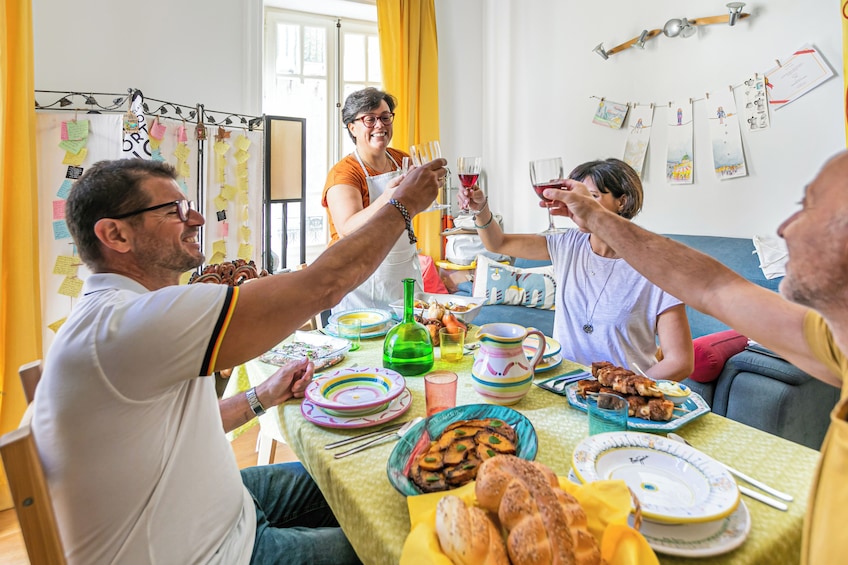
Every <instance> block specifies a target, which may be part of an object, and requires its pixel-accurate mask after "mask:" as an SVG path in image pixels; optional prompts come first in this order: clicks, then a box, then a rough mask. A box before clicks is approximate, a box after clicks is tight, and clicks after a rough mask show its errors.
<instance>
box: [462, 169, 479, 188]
mask: <svg viewBox="0 0 848 565" xmlns="http://www.w3.org/2000/svg"><path fill="white" fill-rule="evenodd" d="M479 176H480V174H479V173H478V174H476V175H463V174H462V173H460V174H459V182H460V183H461V184H462V186H463V187H465V188H471V187H472V186H474V185H475V184H476V183H477V178H478V177H479Z"/></svg>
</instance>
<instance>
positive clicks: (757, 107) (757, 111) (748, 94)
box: [742, 75, 770, 131]
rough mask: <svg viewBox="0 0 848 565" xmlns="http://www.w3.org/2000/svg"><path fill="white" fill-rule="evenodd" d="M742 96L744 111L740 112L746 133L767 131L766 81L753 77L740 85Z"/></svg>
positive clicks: (757, 76) (763, 78)
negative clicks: (746, 129)
mask: <svg viewBox="0 0 848 565" xmlns="http://www.w3.org/2000/svg"><path fill="white" fill-rule="evenodd" d="M742 95H743V96H744V97H745V109H744V110H745V111H744V112H742V116H743V119H744V120H745V127H746V128H748V131H762V130H764V129H768V127H769V125H770V123H769V114H768V104H766V79H765V77H762V76H760V75H754V76H752V77H751V78H749V79H748V80H746V81H745V82H744V83H743V84H742Z"/></svg>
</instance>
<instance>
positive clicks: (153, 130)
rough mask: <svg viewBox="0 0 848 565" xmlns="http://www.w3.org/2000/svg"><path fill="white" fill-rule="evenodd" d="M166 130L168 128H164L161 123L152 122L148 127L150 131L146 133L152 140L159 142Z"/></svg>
mask: <svg viewBox="0 0 848 565" xmlns="http://www.w3.org/2000/svg"><path fill="white" fill-rule="evenodd" d="M167 129H168V128H166V127H165V125H164V124H162V123H161V122H156V121H154V122H153V125H152V126H150V130H149V131H148V133H149V134H150V137H152V138H153V139H157V140H159V141H161V140H162V139H163V138H164V137H165V131H167Z"/></svg>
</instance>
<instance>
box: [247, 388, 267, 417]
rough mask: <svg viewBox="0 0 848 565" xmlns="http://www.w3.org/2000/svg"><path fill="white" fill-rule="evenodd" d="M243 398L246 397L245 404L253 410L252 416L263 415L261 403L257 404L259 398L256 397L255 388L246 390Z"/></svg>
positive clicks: (263, 408) (263, 409)
mask: <svg viewBox="0 0 848 565" xmlns="http://www.w3.org/2000/svg"><path fill="white" fill-rule="evenodd" d="M245 396H247V403H248V404H250V409H251V410H253V413H254V414H256V415H257V416H261V415H262V414H264V413H265V407H264V406H262V403H261V402H259V397H258V396H256V387H253V388H251V389H248V391H247V392H246V393H245Z"/></svg>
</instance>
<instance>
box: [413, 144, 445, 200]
mask: <svg viewBox="0 0 848 565" xmlns="http://www.w3.org/2000/svg"><path fill="white" fill-rule="evenodd" d="M409 155H410V157H412V164H413V165H415V166H416V167H420V166H421V165H424V164H425V163H429V162H430V161H433V160H434V159H440V158H441V157H442V148H441V146H440V145H439V142H438V141H428V142H425V143H419V144H417V145H413V146H411V147H410V148H409ZM439 194H441V190H440V191H439ZM445 208H450V205H449V204H441V203H440V202H439V201H438V199H437V200H436V201H435V202H433V205H432V206H430V207H429V208H427V209H426V210H424V211H425V212H431V211H433V210H442V209H445Z"/></svg>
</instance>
